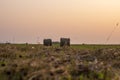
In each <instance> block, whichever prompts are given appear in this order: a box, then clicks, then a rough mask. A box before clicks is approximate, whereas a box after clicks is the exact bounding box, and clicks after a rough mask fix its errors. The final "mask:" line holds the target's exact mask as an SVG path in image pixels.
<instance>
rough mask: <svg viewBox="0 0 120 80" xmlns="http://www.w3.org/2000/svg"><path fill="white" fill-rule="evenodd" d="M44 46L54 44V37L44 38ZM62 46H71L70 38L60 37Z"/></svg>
mask: <svg viewBox="0 0 120 80" xmlns="http://www.w3.org/2000/svg"><path fill="white" fill-rule="evenodd" d="M43 43H44V46H52V39H44V40H43ZM60 46H61V47H63V46H70V38H60Z"/></svg>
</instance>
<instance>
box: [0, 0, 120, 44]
mask: <svg viewBox="0 0 120 80" xmlns="http://www.w3.org/2000/svg"><path fill="white" fill-rule="evenodd" d="M119 22H120V0H0V42H6V41H9V42H12V43H25V42H28V43H37V42H38V41H39V42H40V43H42V40H43V39H44V38H51V39H52V40H53V41H59V40H60V38H61V37H66V38H70V39H71V43H74V44H76V43H77V44H81V43H86V44H104V43H105V42H106V39H107V37H108V36H109V35H110V33H111V32H112V30H113V29H114V27H115V26H116V23H119ZM119 34H120V26H118V27H117V28H116V30H115V31H114V33H113V34H112V36H111V37H110V40H109V41H108V42H107V43H108V44H120V35H119Z"/></svg>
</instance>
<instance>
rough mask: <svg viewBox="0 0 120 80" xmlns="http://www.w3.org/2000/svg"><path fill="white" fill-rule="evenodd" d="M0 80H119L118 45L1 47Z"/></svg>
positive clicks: (119, 49)
mask: <svg viewBox="0 0 120 80" xmlns="http://www.w3.org/2000/svg"><path fill="white" fill-rule="evenodd" d="M0 80H120V45H95V44H94V45H93V44H91V45H87V44H84V45H78V44H74V45H71V46H70V47H60V46H59V45H58V44H54V45H53V46H49V47H46V46H43V45H42V44H0Z"/></svg>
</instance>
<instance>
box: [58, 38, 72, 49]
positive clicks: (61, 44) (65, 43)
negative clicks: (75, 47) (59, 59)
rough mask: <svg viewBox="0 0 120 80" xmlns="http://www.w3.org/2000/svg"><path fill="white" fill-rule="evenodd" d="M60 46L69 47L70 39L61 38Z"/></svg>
mask: <svg viewBox="0 0 120 80" xmlns="http://www.w3.org/2000/svg"><path fill="white" fill-rule="evenodd" d="M60 46H61V47H63V46H70V38H61V39H60Z"/></svg>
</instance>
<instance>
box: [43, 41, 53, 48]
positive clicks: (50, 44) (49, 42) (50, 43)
mask: <svg viewBox="0 0 120 80" xmlns="http://www.w3.org/2000/svg"><path fill="white" fill-rule="evenodd" d="M43 43H44V46H52V40H51V39H44V40H43Z"/></svg>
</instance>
